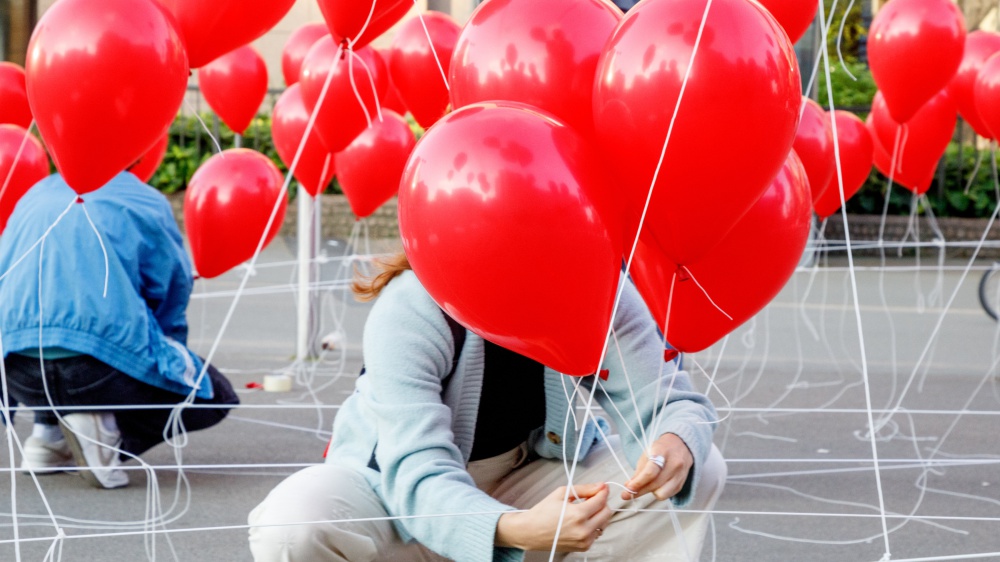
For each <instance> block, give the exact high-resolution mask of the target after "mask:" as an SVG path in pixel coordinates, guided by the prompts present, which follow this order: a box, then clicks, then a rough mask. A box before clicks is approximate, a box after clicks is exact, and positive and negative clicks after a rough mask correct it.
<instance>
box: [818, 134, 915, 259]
mask: <svg viewBox="0 0 1000 562" xmlns="http://www.w3.org/2000/svg"><path fill="white" fill-rule="evenodd" d="M834 121H835V119H834ZM873 134H874V133H873ZM901 135H902V131H901V130H900V128H898V127H897V128H896V140H895V142H894V144H893V148H892V158H891V163H890V165H889V183H888V184H887V185H886V187H885V201H883V203H882V222H881V223H879V227H878V241H879V244H880V245H881V244H882V242H884V241H885V222H886V218H887V217H888V215H889V196H890V195H892V180H893V177H894V176H895V175H896V159H897V158H900V155H899V152H900V150H899V141H900V138H901ZM873 140H874V141H875V142H878V138H875V139H873ZM838 170H839V168H838ZM838 173H839V172H838Z"/></svg>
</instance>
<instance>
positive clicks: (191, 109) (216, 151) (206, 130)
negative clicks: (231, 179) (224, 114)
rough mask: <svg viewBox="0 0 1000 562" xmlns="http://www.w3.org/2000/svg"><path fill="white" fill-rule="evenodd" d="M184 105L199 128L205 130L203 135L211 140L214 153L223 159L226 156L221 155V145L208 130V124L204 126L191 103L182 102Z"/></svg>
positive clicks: (203, 121) (202, 120)
mask: <svg viewBox="0 0 1000 562" xmlns="http://www.w3.org/2000/svg"><path fill="white" fill-rule="evenodd" d="M184 105H186V106H187V108H188V111H190V112H191V114H192V115H194V117H195V119H197V120H198V122H199V123H201V128H202V129H205V134H206V135H208V138H210V139H212V144H213V145H215V153H216V154H221V155H222V156H221V158H225V157H226V155H225V154H222V145H221V144H220V143H219V139H217V138H215V135H213V134H212V131H211V130H210V129H209V128H208V124H206V123H205V120H204V119H202V118H201V114H199V113H198V111H197V110H196V109H195V108H194V107H192V106H191V102H190V101H188V100H187V99H185V100H184Z"/></svg>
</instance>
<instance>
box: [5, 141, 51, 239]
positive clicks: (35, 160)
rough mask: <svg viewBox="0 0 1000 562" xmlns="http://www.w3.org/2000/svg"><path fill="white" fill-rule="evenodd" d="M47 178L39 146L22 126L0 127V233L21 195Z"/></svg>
mask: <svg viewBox="0 0 1000 562" xmlns="http://www.w3.org/2000/svg"><path fill="white" fill-rule="evenodd" d="M48 175H49V159H48V157H47V156H46V155H45V149H44V148H42V143H40V142H38V139H36V138H35V137H34V135H32V134H31V133H29V132H28V131H27V130H26V129H24V128H23V127H19V126H17V125H11V124H9V123H6V124H0V232H3V230H4V228H6V227H7V219H9V218H10V214H11V213H13V212H14V206H15V205H17V202H18V201H20V200H21V196H22V195H24V194H25V193H26V192H27V191H28V189H30V188H31V186H33V185H35V184H36V183H38V182H40V181H42V180H43V179H45V178H46V177H48Z"/></svg>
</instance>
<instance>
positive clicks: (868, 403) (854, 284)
mask: <svg viewBox="0 0 1000 562" xmlns="http://www.w3.org/2000/svg"><path fill="white" fill-rule="evenodd" d="M818 5H819V11H820V19H821V20H822V19H823V18H824V17H825V14H824V12H823V10H824V6H823V0H819V2H818ZM821 32H822V33H821V35H822V37H823V41H822V44H823V45H824V46H825V45H826V37H827V28H826V26H823V27H822V29H821ZM821 50H822V51H823V60H824V61H825V64H824V65H823V66H824V72H825V75H826V83H827V84H830V83H831V80H830V64H829V57H828V54H827V50H826V49H825V48H823V49H821ZM827 100H828V101H829V107H830V110H831V111H833V110H834V108H835V105H834V100H833V88H827ZM830 124H831V128H832V132H833V157H834V162H835V170H836V174H837V188H838V189H839V190H840V206H841V208H844V207H845V205H846V204H847V201H846V197H845V195H844V176H843V170H842V168H841V165H842V163H841V159H840V141H839V136H838V132H837V120H836V119H831V120H830ZM886 196H887V197H888V194H887V195H886ZM841 217H843V227H844V241H845V243H846V245H847V247H848V250H847V263H848V266H849V267H850V268H852V269H851V273H850V279H851V295H852V298H853V302H854V305H855V309H854V312H855V325H856V326H857V330H858V345H859V346H860V354H859V357H860V359H861V374H862V379H863V381H864V388H865V407H866V408H867V409H868V414H867V415H868V426H869V427H871V428H874V427H875V424H874V417H873V416H872V412H871V409H872V397H871V385H870V383H869V380H868V360H867V352H866V350H865V336H864V326H863V323H862V321H861V309H860V306H861V301H860V300H859V298H858V280H857V275H856V273H855V272H854V271H853V267H854V256H853V253H852V251H851V249H850V245H851V232H850V228H849V226H848V224H847V214H846V213H841ZM871 433H872V438H871V440H870V444H871V450H872V461H873V462H874V464H875V486H876V490H877V491H878V501H879V512H880V514H881V515H882V519H881V523H882V538H883V544H884V546H885V554H884V557H885V558H888V557H889V556H890V553H891V550H890V548H889V525H888V522H887V520H886V517H885V514H886V509H885V497H884V494H883V492H882V475H881V473H880V472H879V463H878V444H877V443H876V441H875V432H874V431H872V432H871Z"/></svg>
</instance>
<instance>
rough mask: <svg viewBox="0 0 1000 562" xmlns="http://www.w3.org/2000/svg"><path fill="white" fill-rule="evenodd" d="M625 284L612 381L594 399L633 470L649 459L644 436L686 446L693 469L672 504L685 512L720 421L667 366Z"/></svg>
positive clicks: (609, 363)
mask: <svg viewBox="0 0 1000 562" xmlns="http://www.w3.org/2000/svg"><path fill="white" fill-rule="evenodd" d="M621 282H622V283H623V284H624V286H623V288H622V298H621V303H620V304H619V308H618V315H617V317H616V318H615V323H614V332H613V334H612V336H611V337H612V340H611V342H610V343H609V345H608V353H607V357H606V358H605V361H604V368H606V369H607V370H608V379H607V380H606V381H601V387H602V388H603V390H600V389H599V390H598V391H597V394H596V399H597V401H598V402H599V403H600V404H601V406H602V408H604V410H605V412H607V413H608V415H610V416H612V418H613V420H614V422H615V424H616V425H617V426H618V427H619V433H621V440H622V446H623V448H624V449H625V454H626V456H627V457H628V461H629V463H630V464H631V465H632V466H633V467H634V466H636V464H637V462H638V460H639V457H640V456H641V455H643V454H644V453H645V446H644V444H643V443H641V442H640V441H639V439H642V437H643V435H644V434H645V436H646V439H647V440H648V441H653V440H655V439H657V438H658V437H659V436H661V435H663V434H665V433H673V434H675V435H677V436H678V437H680V438H681V439H682V440H683V441H684V443H685V444H686V445H687V446H688V449H690V450H691V456H692V457H693V458H694V465H693V466H692V467H691V472H690V473H689V474H688V479H687V482H686V483H685V484H684V487H683V488H682V490H681V491H680V493H678V494H677V496H675V497H674V498H673V501H674V503H675V504H676V505H678V506H684V505H687V504H688V503H689V502H690V500H691V491H692V490H694V489H695V488H696V486H697V483H698V478H699V475H700V468H701V466H702V463H704V462H705V460H706V459H707V458H708V454H709V452H710V451H711V448H712V434H713V433H714V431H715V426H716V423H717V421H718V418H717V415H716V412H715V408H714V407H713V406H712V403H711V402H710V401H709V400H708V398H707V397H706V396H705V395H704V394H701V393H700V392H698V391H697V390H695V388H694V385H692V383H691V378H690V377H689V376H688V373H686V372H685V371H679V370H677V369H676V367H675V365H674V363H673V362H665V361H664V346H663V339H662V336H660V335H659V333H658V332H657V330H656V324H655V323H654V322H653V319H652V317H651V316H650V315H649V312H648V310H647V309H646V307H645V305H644V304H643V301H642V298H641V297H640V296H639V293H638V291H637V290H636V289H635V287H634V286H633V285H632V283H631V281H630V280H628V279H625V278H623V279H622V281H621ZM588 382H589V380H588ZM619 413H620V415H619ZM626 428H627V429H626ZM636 437H638V438H639V439H637V438H636Z"/></svg>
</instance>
